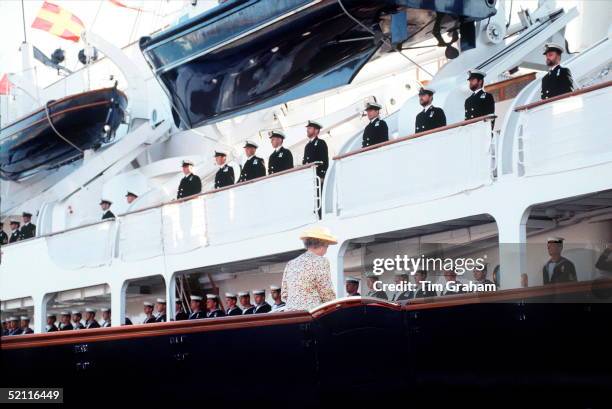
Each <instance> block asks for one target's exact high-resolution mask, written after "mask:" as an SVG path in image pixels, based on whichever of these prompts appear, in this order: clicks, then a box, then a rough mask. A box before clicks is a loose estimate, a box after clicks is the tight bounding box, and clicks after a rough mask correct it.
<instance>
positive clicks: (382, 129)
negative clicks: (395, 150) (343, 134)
mask: <svg viewBox="0 0 612 409" xmlns="http://www.w3.org/2000/svg"><path fill="white" fill-rule="evenodd" d="M388 140H389V127H388V126H387V123H386V122H385V121H383V120H382V119H380V118H374V119H373V120H372V121H370V123H369V124H368V125H366V127H365V129H364V130H363V139H362V141H361V147H362V148H365V147H367V146H371V145H376V144H378V143H382V142H386V141H388Z"/></svg>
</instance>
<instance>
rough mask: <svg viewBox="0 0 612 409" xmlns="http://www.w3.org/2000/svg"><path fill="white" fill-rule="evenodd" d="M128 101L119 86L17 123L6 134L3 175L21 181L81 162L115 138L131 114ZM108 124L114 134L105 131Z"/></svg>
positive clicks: (0, 153) (1, 136) (0, 162)
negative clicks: (86, 154)
mask: <svg viewBox="0 0 612 409" xmlns="http://www.w3.org/2000/svg"><path fill="white" fill-rule="evenodd" d="M126 107H127V98H126V96H125V94H123V92H121V91H119V90H117V89H115V88H106V89H99V90H94V91H89V92H85V93H82V94H76V95H71V96H68V97H66V98H62V99H60V100H57V101H53V102H50V103H48V110H49V117H50V118H51V121H52V123H53V127H55V129H56V130H57V131H58V132H59V133H60V134H61V135H62V136H63V137H65V138H66V139H67V140H68V141H69V142H67V141H66V140H64V139H62V138H61V137H59V136H58V135H57V133H56V132H55V130H53V127H52V126H51V124H50V123H49V120H48V118H47V112H46V110H45V108H42V109H39V110H38V111H35V112H33V113H31V114H29V115H28V116H26V117H24V118H21V119H20V120H18V121H15V122H13V123H11V124H9V125H8V126H6V127H5V128H2V130H1V131H0V177H1V178H2V179H5V180H18V179H20V178H22V177H23V176H26V175H30V174H32V173H35V172H37V171H40V170H44V169H49V168H53V167H56V166H59V165H61V164H63V163H66V162H69V161H72V160H76V159H79V158H81V157H82V156H83V155H82V152H81V151H83V150H86V149H91V148H95V147H96V146H99V145H101V144H102V143H104V142H107V141H108V140H110V139H111V138H112V137H113V135H114V133H115V131H116V129H117V127H118V126H119V125H120V124H121V122H122V121H123V119H124V116H125V109H126ZM106 124H108V125H109V127H110V131H109V132H108V133H105V132H104V125H106Z"/></svg>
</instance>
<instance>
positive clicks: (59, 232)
mask: <svg viewBox="0 0 612 409" xmlns="http://www.w3.org/2000/svg"><path fill="white" fill-rule="evenodd" d="M320 163H321V162H312V163H307V164H305V165H300V166H296V167H294V168H291V169H287V170H284V171H282V172H277V173H273V174H271V175H266V176H262V177H260V178H256V179H252V180H247V181H245V182H240V183H235V184H233V185H231V186H226V187H222V188H219V189H212V190H207V191H206V192H202V193H198V194H195V195H191V196H187V197H183V198H181V199H174V200H169V201H167V202H162V203H158V204H155V205H151V206H147V207H143V208H142V209H136V210H132V211H131V212H126V213H120V214H117V215H115V218H112V219H105V220H100V221H96V222H91V223H87V224H83V225H80V226H75V227H70V228H68V229H64V230H59V231H56V232H51V233H47V234H41V235H40V236H36V237H31V238H29V239H25V240H19V241H16V242H14V243H8V244H5V245H3V246H2V247H5V248H6V247H7V246H12V245H13V244H20V243H23V242H26V241H32V240H35V239H39V238H43V237H50V236H55V235H58V234H62V233H67V232H70V231H73V230H78V229H83V228H86V227H91V226H95V225H97V224H102V223H106V222H110V221H114V220H116V219H117V218H119V217H125V216H128V215H130V214H136V213H141V212H145V211H147V210H151V209H157V208H160V207H163V206H166V205H170V204H177V203H183V202H187V201H189V200H195V199H197V198H199V197H201V196H206V195H211V194H213V193H218V192H223V191H226V190H229V189H233V188H235V187H239V186H244V185H248V184H251V183H255V182H259V181H262V180H265V179H271V178H273V177H277V176H282V175H286V174H288V173H293V172H297V171H300V170H303V169H308V168H311V167H313V166H317V165H319V164H320Z"/></svg>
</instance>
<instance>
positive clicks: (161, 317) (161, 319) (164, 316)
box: [155, 314, 166, 322]
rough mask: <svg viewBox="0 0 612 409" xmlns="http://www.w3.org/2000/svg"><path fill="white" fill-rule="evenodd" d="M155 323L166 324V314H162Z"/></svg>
mask: <svg viewBox="0 0 612 409" xmlns="http://www.w3.org/2000/svg"><path fill="white" fill-rule="evenodd" d="M155 322H166V314H160V315H158V316H157V318H155Z"/></svg>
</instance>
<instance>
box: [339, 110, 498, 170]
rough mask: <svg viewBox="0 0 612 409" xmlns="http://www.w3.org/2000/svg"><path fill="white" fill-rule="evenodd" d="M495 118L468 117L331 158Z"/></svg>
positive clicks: (343, 156)
mask: <svg viewBox="0 0 612 409" xmlns="http://www.w3.org/2000/svg"><path fill="white" fill-rule="evenodd" d="M495 118H497V116H496V115H483V116H479V117H478V118H473V119H468V120H466V121H461V122H456V123H454V124H450V125H446V126H441V127H439V128H435V129H430V130H429V131H423V132H417V133H414V134H412V135H408V136H404V137H402V138H398V139H392V140H389V141H385V142H381V143H377V144H376V145H371V146H368V147H366V148H360V149H357V150H354V151H351V152H347V153H343V154H342V155H337V156H334V158H333V159H334V160H340V159H344V158H348V157H349V156H353V155H357V154H359V153H363V152H368V151H371V150H373V149H378V148H381V147H383V146H388V145H393V144H396V143H400V142H405V141H409V140H411V139H416V138H421V137H423V136H426V135H430V134H432V133H437V132H442V131H447V130H449V129H454V128H459V127H462V126H466V125H471V124H473V123H476V122H481V121H488V120H492V119H495Z"/></svg>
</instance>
